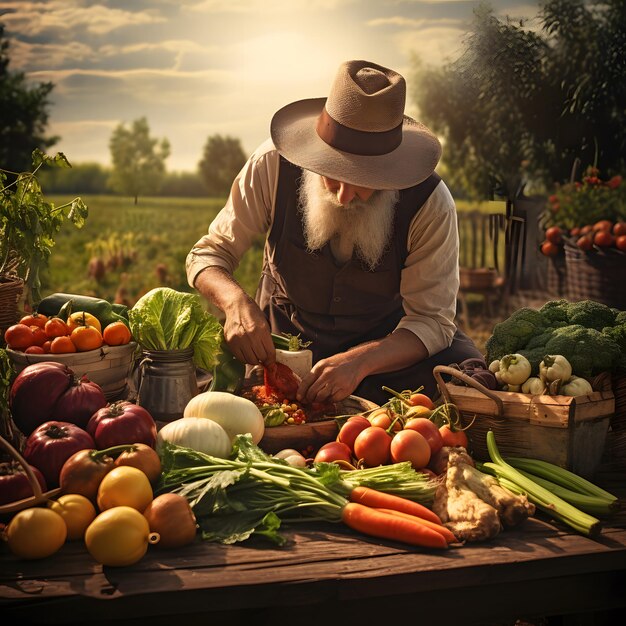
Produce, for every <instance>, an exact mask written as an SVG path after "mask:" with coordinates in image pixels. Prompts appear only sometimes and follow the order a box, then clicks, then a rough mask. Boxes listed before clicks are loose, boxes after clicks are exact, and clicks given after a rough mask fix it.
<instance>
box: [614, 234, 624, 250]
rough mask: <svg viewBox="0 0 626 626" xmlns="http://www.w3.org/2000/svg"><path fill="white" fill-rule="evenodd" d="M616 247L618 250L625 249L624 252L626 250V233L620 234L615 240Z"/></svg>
mask: <svg viewBox="0 0 626 626" xmlns="http://www.w3.org/2000/svg"><path fill="white" fill-rule="evenodd" d="M615 247H616V248H617V249H618V250H623V251H624V252H626V235H620V236H619V237H618V238H617V239H616V240H615Z"/></svg>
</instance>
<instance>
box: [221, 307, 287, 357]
mask: <svg viewBox="0 0 626 626" xmlns="http://www.w3.org/2000/svg"><path fill="white" fill-rule="evenodd" d="M224 312H225V313H226V321H225V322H224V340H225V341H226V344H227V345H228V348H229V350H230V351H231V352H232V353H233V354H234V355H235V357H237V358H238V359H239V360H240V361H242V362H243V363H250V364H252V365H258V364H259V363H263V364H264V365H270V364H271V363H273V362H274V361H275V360H276V348H275V347H274V344H273V342H272V335H271V331H270V326H269V324H268V323H267V320H266V319H265V315H263V312H262V311H261V309H260V308H259V307H258V305H257V303H256V302H254V300H252V299H251V298H249V297H245V298H241V299H240V300H238V301H237V302H236V303H234V304H232V305H231V306H229V307H227V308H226V310H225V311H224Z"/></svg>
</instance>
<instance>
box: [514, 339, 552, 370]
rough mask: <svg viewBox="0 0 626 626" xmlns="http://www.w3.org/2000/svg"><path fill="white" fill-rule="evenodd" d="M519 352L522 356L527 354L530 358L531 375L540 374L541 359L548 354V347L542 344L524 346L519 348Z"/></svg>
mask: <svg viewBox="0 0 626 626" xmlns="http://www.w3.org/2000/svg"><path fill="white" fill-rule="evenodd" d="M517 353H518V354H521V355H522V356H525V357H526V358H527V359H528V362H529V363H530V367H531V370H530V375H531V376H538V375H539V363H541V361H543V357H544V356H546V354H548V353H547V352H546V348H545V346H544V345H541V346H537V347H535V348H529V347H526V348H523V349H522V350H518V351H517Z"/></svg>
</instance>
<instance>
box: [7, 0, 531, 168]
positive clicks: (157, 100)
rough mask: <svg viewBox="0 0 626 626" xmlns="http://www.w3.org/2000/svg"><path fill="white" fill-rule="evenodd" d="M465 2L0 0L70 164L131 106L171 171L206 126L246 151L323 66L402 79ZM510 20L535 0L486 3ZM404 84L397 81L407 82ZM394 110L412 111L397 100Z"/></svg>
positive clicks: (451, 34) (446, 42)
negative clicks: (162, 143)
mask: <svg viewBox="0 0 626 626" xmlns="http://www.w3.org/2000/svg"><path fill="white" fill-rule="evenodd" d="M478 4H479V2H478V1H474V0H430V1H421V0H91V1H90V0H9V1H5V0H0V22H2V23H4V25H5V36H6V37H7V38H8V39H9V41H10V49H9V55H10V58H11V64H10V69H11V70H13V71H16V70H19V71H23V72H24V73H25V74H26V76H27V78H28V80H29V81H32V82H33V83H39V82H48V81H50V82H52V83H54V85H55V87H54V90H53V91H52V93H51V98H50V99H51V106H50V107H49V113H50V119H49V127H48V131H49V134H50V135H59V136H60V137H61V139H60V141H59V142H58V143H57V144H56V145H55V146H54V148H53V149H52V150H51V151H57V150H60V151H62V152H64V153H65V154H66V156H67V157H68V158H69V160H70V161H71V162H76V163H77V162H87V161H90V162H94V161H95V162H99V163H101V164H103V165H108V164H109V163H110V154H109V147H108V144H109V138H110V136H111V133H112V131H113V130H114V128H115V127H116V126H118V125H119V124H127V125H128V124H130V123H131V122H132V121H133V120H135V119H137V118H140V117H143V116H145V117H146V118H147V120H148V124H149V126H150V131H151V134H152V135H153V136H154V137H157V138H159V139H160V138H167V139H168V141H169V142H170V147H171V155H170V157H169V158H168V160H167V162H166V164H167V168H168V169H169V170H172V171H192V170H195V169H196V168H197V164H198V161H199V160H200V159H201V156H202V149H203V147H204V144H205V143H206V140H207V138H208V137H209V136H211V135H214V134H221V135H229V136H231V137H236V138H238V139H240V140H241V143H242V146H243V148H244V151H245V152H246V153H247V154H249V153H251V152H252V151H253V150H254V149H255V148H256V146H257V145H259V144H260V143H262V142H263V141H264V140H265V139H266V138H267V136H268V134H269V124H270V120H271V117H272V115H273V114H274V113H275V112H276V111H277V110H278V109H279V108H281V107H282V106H284V105H286V104H288V103H289V102H293V101H295V100H300V99H303V98H316V97H320V96H326V95H327V93H328V89H329V87H330V84H331V82H332V79H333V77H334V74H335V72H336V70H337V67H338V66H339V65H340V64H341V63H342V62H343V61H346V60H348V59H366V60H369V61H374V62H376V63H378V64H380V65H384V66H386V67H390V68H393V69H394V70H396V71H398V72H400V73H401V74H403V75H404V76H405V77H407V76H408V73H409V70H410V60H411V56H412V54H417V55H418V56H419V57H420V58H421V59H422V60H423V61H424V62H426V63H428V64H432V65H439V64H441V63H444V62H445V61H446V60H452V59H454V58H456V57H458V55H459V54H460V52H461V51H462V45H463V37H464V34H465V33H466V32H467V29H468V25H469V24H470V21H471V18H472V12H473V9H474V8H475V7H476V6H478ZM490 4H491V6H492V7H493V8H494V10H495V12H496V14H498V15H501V16H505V15H508V16H510V17H512V18H516V19H519V18H521V17H524V18H532V17H533V16H535V15H536V14H537V11H538V3H537V2H533V1H524V0H492V2H491V3H490ZM408 87H409V89H410V88H411V86H410V85H409V86H408ZM407 113H408V114H410V115H414V116H418V112H417V111H415V109H414V108H413V107H412V104H411V102H407Z"/></svg>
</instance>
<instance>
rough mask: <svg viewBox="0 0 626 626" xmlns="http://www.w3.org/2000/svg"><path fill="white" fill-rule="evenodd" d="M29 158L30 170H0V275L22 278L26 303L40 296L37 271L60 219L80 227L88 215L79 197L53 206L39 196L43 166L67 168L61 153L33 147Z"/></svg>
mask: <svg viewBox="0 0 626 626" xmlns="http://www.w3.org/2000/svg"><path fill="white" fill-rule="evenodd" d="M32 158H33V170H32V171H31V172H12V171H10V170H4V169H0V186H1V189H0V277H11V276H14V277H18V278H22V279H23V280H24V283H25V301H26V303H27V304H28V305H30V304H32V302H38V301H39V300H40V299H41V297H40V293H39V288H40V286H41V282H40V273H41V270H42V269H43V268H44V267H46V265H47V263H48V260H49V258H50V253H51V250H52V248H53V246H54V243H55V237H56V234H57V233H58V232H59V230H60V229H61V226H62V224H63V222H64V221H65V220H66V219H67V220H69V221H70V222H72V223H73V224H74V226H76V227H77V228H82V227H83V225H84V223H85V219H86V218H87V216H88V209H87V206H86V205H85V203H84V202H83V201H82V200H81V199H80V198H74V199H73V200H72V201H70V202H66V203H65V204H62V205H60V206H56V207H55V205H54V204H53V203H52V202H47V201H46V198H45V197H44V195H43V191H42V189H41V185H40V184H39V180H38V179H37V173H38V171H39V170H40V169H41V167H42V166H44V165H50V166H54V167H71V165H70V163H69V161H68V160H67V158H66V157H65V155H64V154H63V153H62V152H59V153H57V154H56V155H55V156H48V155H46V154H44V153H43V152H42V151H41V150H39V149H37V150H34V151H33V153H32Z"/></svg>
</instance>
